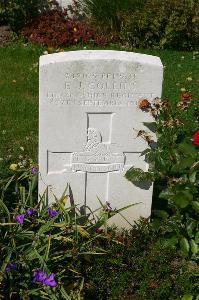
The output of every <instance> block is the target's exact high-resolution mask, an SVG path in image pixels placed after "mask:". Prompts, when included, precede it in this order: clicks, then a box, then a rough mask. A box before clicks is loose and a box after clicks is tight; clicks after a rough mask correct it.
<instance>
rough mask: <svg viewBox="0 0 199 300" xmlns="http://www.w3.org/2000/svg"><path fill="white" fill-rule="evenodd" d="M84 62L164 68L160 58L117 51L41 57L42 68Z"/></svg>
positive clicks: (90, 51) (56, 54)
mask: <svg viewBox="0 0 199 300" xmlns="http://www.w3.org/2000/svg"><path fill="white" fill-rule="evenodd" d="M82 60H85V61H89V60H109V61H110V60H118V61H130V62H137V63H141V64H149V65H156V66H161V67H162V63H161V60H160V58H159V57H158V56H152V55H146V54H140V53H134V52H127V51H116V50H79V51H68V52H60V53H54V54H48V55H42V56H41V57H40V66H42V65H48V64H53V63H63V62H68V61H82Z"/></svg>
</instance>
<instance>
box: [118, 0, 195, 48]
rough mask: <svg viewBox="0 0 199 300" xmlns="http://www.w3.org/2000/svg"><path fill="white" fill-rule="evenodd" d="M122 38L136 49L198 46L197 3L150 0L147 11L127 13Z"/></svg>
mask: <svg viewBox="0 0 199 300" xmlns="http://www.w3.org/2000/svg"><path fill="white" fill-rule="evenodd" d="M122 24H123V27H122V29H121V38H122V39H123V41H126V42H127V41H128V43H129V44H131V45H132V46H134V47H143V48H145V47H153V48H160V49H164V48H175V49H193V48H196V49H197V47H198V39H199V29H198V28H199V26H198V24H199V3H198V1H197V0H185V1H181V0H175V1H173V0H148V1H147V2H146V5H145V7H144V9H142V10H139V11H136V12H135V13H133V14H128V13H127V14H125V15H124V22H123V23H122Z"/></svg>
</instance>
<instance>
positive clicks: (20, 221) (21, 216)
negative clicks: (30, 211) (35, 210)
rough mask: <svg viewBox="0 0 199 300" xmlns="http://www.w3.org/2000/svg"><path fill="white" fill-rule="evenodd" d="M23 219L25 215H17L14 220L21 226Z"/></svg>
mask: <svg viewBox="0 0 199 300" xmlns="http://www.w3.org/2000/svg"><path fill="white" fill-rule="evenodd" d="M24 218H25V214H21V215H20V214H18V215H16V216H15V220H16V221H17V222H18V223H19V224H20V225H22V224H23V221H24Z"/></svg>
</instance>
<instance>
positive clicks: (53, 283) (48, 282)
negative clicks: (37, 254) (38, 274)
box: [43, 274, 57, 287]
mask: <svg viewBox="0 0 199 300" xmlns="http://www.w3.org/2000/svg"><path fill="white" fill-rule="evenodd" d="M54 276H55V275H54V274H50V275H49V276H48V277H47V278H46V279H45V280H44V281H43V283H44V284H45V285H47V286H51V287H55V286H56V285H57V282H56V281H55V278H54Z"/></svg>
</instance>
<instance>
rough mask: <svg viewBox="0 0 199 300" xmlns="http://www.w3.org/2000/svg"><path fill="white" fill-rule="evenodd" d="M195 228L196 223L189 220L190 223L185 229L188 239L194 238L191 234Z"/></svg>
mask: <svg viewBox="0 0 199 300" xmlns="http://www.w3.org/2000/svg"><path fill="white" fill-rule="evenodd" d="M196 227H197V222H196V221H193V220H191V221H190V222H188V223H187V225H186V229H187V234H188V236H189V237H190V238H192V237H193V236H194V233H193V232H194V230H195V229H196Z"/></svg>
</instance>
